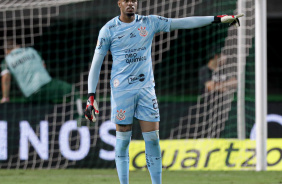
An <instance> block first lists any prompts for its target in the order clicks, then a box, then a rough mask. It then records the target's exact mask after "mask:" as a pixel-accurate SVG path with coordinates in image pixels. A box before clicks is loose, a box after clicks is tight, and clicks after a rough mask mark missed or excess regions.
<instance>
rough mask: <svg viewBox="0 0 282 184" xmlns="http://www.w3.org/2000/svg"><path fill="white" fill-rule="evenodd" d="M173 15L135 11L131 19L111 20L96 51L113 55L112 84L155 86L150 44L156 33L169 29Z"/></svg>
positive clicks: (115, 86) (117, 86) (121, 87)
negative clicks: (123, 20) (109, 52)
mask: <svg viewBox="0 0 282 184" xmlns="http://www.w3.org/2000/svg"><path fill="white" fill-rule="evenodd" d="M170 23H171V19H169V18H164V17H160V16H156V15H150V16H140V15H137V14H136V15H135V20H134V21H133V22H131V23H124V22H122V21H120V20H119V16H117V17H115V18H113V19H112V20H110V21H109V22H108V23H107V24H106V25H105V26H104V27H103V28H102V29H101V30H100V33H99V38H98V42H97V46H96V49H95V53H99V54H101V55H104V56H105V55H106V54H107V51H108V50H110V51H111V53H112V57H113V65H112V72H111V81H110V84H111V88H112V89H113V90H117V91H120V90H131V89H140V88H145V87H150V86H154V85H155V84H154V75H153V69H152V58H151V47H152V41H153V38H154V35H155V33H158V32H161V31H163V32H169V31H170Z"/></svg>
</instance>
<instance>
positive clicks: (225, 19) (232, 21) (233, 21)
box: [214, 13, 244, 27]
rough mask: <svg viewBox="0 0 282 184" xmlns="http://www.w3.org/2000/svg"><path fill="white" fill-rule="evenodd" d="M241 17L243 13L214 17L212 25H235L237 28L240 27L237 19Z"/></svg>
mask: <svg viewBox="0 0 282 184" xmlns="http://www.w3.org/2000/svg"><path fill="white" fill-rule="evenodd" d="M243 16H244V14H243V13H241V14H238V15H218V16H214V23H229V26H233V25H236V26H237V27H240V21H239V18H240V17H243Z"/></svg>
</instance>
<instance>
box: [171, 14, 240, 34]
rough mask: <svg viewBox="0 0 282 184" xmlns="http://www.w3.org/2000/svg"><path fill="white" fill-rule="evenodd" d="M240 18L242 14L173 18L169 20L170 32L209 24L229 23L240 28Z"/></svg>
mask: <svg viewBox="0 0 282 184" xmlns="http://www.w3.org/2000/svg"><path fill="white" fill-rule="evenodd" d="M242 16H244V14H239V15H218V16H201V17H185V18H175V19H171V25H170V30H171V31H173V30H176V29H193V28H198V27H203V26H206V25H209V24H211V23H229V24H230V25H236V26H240V22H239V17H242Z"/></svg>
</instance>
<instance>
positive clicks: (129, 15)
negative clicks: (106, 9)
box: [126, 12, 135, 17]
mask: <svg viewBox="0 0 282 184" xmlns="http://www.w3.org/2000/svg"><path fill="white" fill-rule="evenodd" d="M126 15H127V16H128V17H132V16H134V15H135V13H133V12H132V13H126Z"/></svg>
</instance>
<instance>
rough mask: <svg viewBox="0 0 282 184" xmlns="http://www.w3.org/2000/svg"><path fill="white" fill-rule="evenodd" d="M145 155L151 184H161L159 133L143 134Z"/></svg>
mask: <svg viewBox="0 0 282 184" xmlns="http://www.w3.org/2000/svg"><path fill="white" fill-rule="evenodd" d="M142 134H143V137H144V140H145V153H146V162H147V166H148V170H149V172H150V174H151V180H152V184H161V183H162V157H161V148H160V144H159V140H160V139H159V131H158V130H156V131H152V132H143V133H142Z"/></svg>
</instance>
